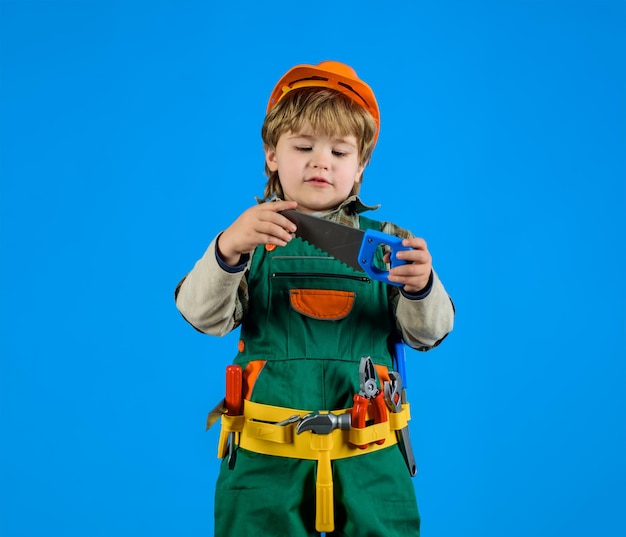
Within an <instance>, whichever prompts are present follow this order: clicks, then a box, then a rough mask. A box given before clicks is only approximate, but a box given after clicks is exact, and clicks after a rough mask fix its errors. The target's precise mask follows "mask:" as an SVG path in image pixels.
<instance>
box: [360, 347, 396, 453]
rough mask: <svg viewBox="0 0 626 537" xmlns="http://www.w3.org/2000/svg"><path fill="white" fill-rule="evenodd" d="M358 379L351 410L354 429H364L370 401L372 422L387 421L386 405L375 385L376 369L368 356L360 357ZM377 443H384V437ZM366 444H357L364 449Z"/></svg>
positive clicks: (381, 393) (382, 395)
mask: <svg viewBox="0 0 626 537" xmlns="http://www.w3.org/2000/svg"><path fill="white" fill-rule="evenodd" d="M359 381H360V385H361V390H360V391H359V393H357V394H355V395H354V398H353V402H354V405H353V406H352V412H351V422H352V427H354V428H356V429H364V428H365V421H366V415H367V410H368V408H369V405H370V402H371V403H372V408H373V414H374V423H382V422H384V421H387V407H386V405H385V399H384V394H383V392H381V391H380V390H379V389H378V386H377V385H376V369H375V367H374V362H372V359H371V358H370V357H369V356H364V357H363V358H361V364H360V366H359ZM376 443H377V444H379V445H380V444H384V443H385V439H384V438H383V439H381V440H377V441H376ZM367 446H368V444H362V445H360V446H357V447H358V448H359V449H365V448H366V447H367Z"/></svg>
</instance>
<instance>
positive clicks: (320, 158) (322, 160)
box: [311, 151, 330, 170]
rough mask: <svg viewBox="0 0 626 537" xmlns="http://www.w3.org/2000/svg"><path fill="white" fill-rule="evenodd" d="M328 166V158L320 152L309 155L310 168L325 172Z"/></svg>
mask: <svg viewBox="0 0 626 537" xmlns="http://www.w3.org/2000/svg"><path fill="white" fill-rule="evenodd" d="M329 165H330V163H329V159H328V157H327V156H326V155H325V154H324V153H322V152H321V151H317V152H314V153H313V154H312V155H311V167H312V168H321V169H323V170H327V169H328V166H329Z"/></svg>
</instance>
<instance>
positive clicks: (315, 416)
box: [296, 412, 350, 434]
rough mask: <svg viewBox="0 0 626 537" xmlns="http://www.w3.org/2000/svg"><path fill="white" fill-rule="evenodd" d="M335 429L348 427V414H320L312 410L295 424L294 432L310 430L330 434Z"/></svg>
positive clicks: (346, 428)
mask: <svg viewBox="0 0 626 537" xmlns="http://www.w3.org/2000/svg"><path fill="white" fill-rule="evenodd" d="M335 429H343V430H344V431H345V430H348V429H350V414H339V415H337V414H333V413H332V412H329V413H328V414H320V413H319V412H314V413H312V414H307V415H306V416H304V418H302V419H301V420H300V423H298V425H297V426H296V433H297V434H300V433H303V432H304V431H311V432H313V434H330V433H331V432H332V431H334V430H335Z"/></svg>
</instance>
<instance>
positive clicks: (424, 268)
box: [386, 237, 433, 293]
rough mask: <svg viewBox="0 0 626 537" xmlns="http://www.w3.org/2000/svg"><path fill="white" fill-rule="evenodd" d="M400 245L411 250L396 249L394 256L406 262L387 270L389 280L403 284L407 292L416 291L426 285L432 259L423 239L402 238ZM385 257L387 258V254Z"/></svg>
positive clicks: (431, 266) (431, 267)
mask: <svg viewBox="0 0 626 537" xmlns="http://www.w3.org/2000/svg"><path fill="white" fill-rule="evenodd" d="M402 245H403V246H409V247H411V248H412V250H400V251H398V253H397V254H396V257H397V258H398V259H401V260H402V261H406V262H407V263H406V264H405V265H399V266H397V267H395V268H392V269H391V270H390V271H389V280H390V281H392V282H396V283H402V284H404V290H405V291H406V292H407V293H417V292H418V291H421V290H422V289H424V288H425V287H426V286H427V285H428V279H429V278H430V273H431V271H432V269H433V260H432V257H431V256H430V252H429V251H428V247H427V246H426V241H425V240H424V239H420V238H418V237H414V238H412V239H404V240H403V241H402ZM386 257H387V259H388V255H387V256H386Z"/></svg>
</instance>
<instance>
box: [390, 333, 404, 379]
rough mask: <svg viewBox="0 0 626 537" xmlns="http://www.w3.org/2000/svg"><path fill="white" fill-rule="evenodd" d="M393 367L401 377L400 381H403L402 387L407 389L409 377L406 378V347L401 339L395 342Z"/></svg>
mask: <svg viewBox="0 0 626 537" xmlns="http://www.w3.org/2000/svg"><path fill="white" fill-rule="evenodd" d="M392 358H393V367H394V369H395V370H396V371H397V372H398V374H399V375H400V379H402V387H403V388H404V389H406V387H407V377H406V347H405V346H404V341H402V340H401V339H394V341H393V356H392Z"/></svg>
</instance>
